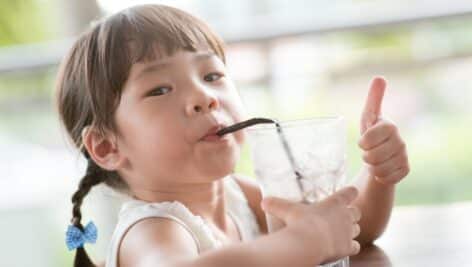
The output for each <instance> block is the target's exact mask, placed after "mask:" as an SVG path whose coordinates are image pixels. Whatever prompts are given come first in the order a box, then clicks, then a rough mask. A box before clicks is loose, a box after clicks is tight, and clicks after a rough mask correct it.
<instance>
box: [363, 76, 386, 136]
mask: <svg viewBox="0 0 472 267" xmlns="http://www.w3.org/2000/svg"><path fill="white" fill-rule="evenodd" d="M386 86H387V82H386V81H385V79H384V78H382V77H375V78H374V79H373V80H372V82H371V83H370V89H369V93H368V95H367V99H366V102H365V105H364V110H363V111H362V117H361V134H363V133H364V132H365V131H366V130H367V129H369V128H370V127H371V126H372V125H374V124H375V123H376V122H377V119H378V118H379V117H380V113H381V110H382V100H383V96H384V93H385V88H386Z"/></svg>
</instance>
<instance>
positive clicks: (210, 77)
mask: <svg viewBox="0 0 472 267" xmlns="http://www.w3.org/2000/svg"><path fill="white" fill-rule="evenodd" d="M221 77H223V74H221V73H218V72H212V73H209V74H207V75H205V77H203V79H204V80H205V81H206V82H214V81H217V80H219V79H220V78H221Z"/></svg>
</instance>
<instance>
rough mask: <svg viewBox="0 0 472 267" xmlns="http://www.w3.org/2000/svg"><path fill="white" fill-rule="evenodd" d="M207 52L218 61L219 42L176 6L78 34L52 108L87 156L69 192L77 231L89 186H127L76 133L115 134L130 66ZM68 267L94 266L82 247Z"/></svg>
mask: <svg viewBox="0 0 472 267" xmlns="http://www.w3.org/2000/svg"><path fill="white" fill-rule="evenodd" d="M201 46H204V47H206V48H208V49H210V50H212V51H213V52H214V53H215V54H216V55H217V56H218V57H219V58H220V59H221V60H222V61H223V62H225V55H224V51H223V42H222V41H221V39H219V38H218V36H217V35H216V34H215V33H214V32H213V31H212V30H211V29H210V28H209V27H208V26H207V25H206V24H205V23H204V22H202V21H201V20H199V19H197V18H195V17H193V16H192V15H190V14H188V13H186V12H184V11H181V10H179V9H176V8H172V7H168V6H163V5H140V6H135V7H131V8H128V9H125V10H123V11H121V12H119V13H116V14H114V15H112V16H110V17H108V18H105V19H103V20H102V21H100V22H98V23H96V24H95V25H94V26H93V27H92V28H91V29H90V30H88V31H87V32H85V33H84V34H82V35H81V36H80V37H79V38H78V40H77V41H76V42H75V43H74V45H73V46H72V48H71V50H70V52H69V54H68V55H67V56H66V58H65V59H64V60H63V62H62V64H61V66H60V69H59V73H58V77H57V85H56V92H57V95H56V97H57V99H56V100H57V108H58V112H59V116H60V120H61V122H62V124H63V126H64V127H65V130H66V131H67V133H68V135H69V137H70V139H71V140H72V142H73V143H74V145H75V146H76V147H77V148H78V149H79V150H80V152H81V153H82V154H83V155H84V156H85V157H86V158H87V160H88V167H87V171H86V173H85V175H84V177H83V178H82V179H81V181H80V183H79V186H78V189H77V191H76V192H75V193H74V194H73V196H72V204H73V209H72V224H73V225H75V226H77V227H78V228H79V229H83V225H82V224H81V217H82V214H81V212H80V207H81V204H82V201H83V198H84V197H85V196H86V195H87V193H88V192H89V191H90V189H91V188H92V187H93V186H95V185H97V184H100V183H102V182H104V183H105V184H107V185H108V186H111V187H112V188H114V189H118V190H126V189H127V185H126V183H125V182H124V181H123V179H122V178H121V177H120V176H119V175H118V173H117V172H111V171H106V170H104V169H102V168H100V167H99V166H98V165H97V164H96V163H95V162H94V161H93V160H92V159H91V158H90V156H89V155H88V152H87V150H86V149H85V148H84V146H83V141H82V131H83V129H84V128H85V127H91V128H93V129H95V130H96V131H98V132H99V133H100V134H102V135H104V136H105V135H106V134H107V133H113V132H116V125H115V122H114V120H113V117H114V116H113V115H114V112H115V111H116V108H117V106H118V104H119V102H120V97H121V91H122V87H123V85H124V83H125V82H126V80H127V79H128V75H129V72H130V69H131V66H132V65H133V64H135V63H138V62H146V61H149V60H156V59H158V54H157V53H156V51H159V52H160V53H159V55H160V54H164V55H172V54H173V53H175V52H176V51H178V50H187V51H197V49H198V48H199V47H201ZM74 266H80V267H83V266H95V265H94V264H93V263H92V261H91V260H90V258H89V257H88V255H87V253H86V251H85V249H84V248H83V247H81V248H78V249H77V252H76V257H75V260H74Z"/></svg>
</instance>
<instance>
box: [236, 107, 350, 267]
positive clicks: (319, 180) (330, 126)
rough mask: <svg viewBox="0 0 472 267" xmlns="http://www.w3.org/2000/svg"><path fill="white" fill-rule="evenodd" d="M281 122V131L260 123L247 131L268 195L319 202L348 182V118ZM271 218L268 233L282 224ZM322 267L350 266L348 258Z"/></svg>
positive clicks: (262, 184)
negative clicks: (346, 171) (346, 124)
mask: <svg viewBox="0 0 472 267" xmlns="http://www.w3.org/2000/svg"><path fill="white" fill-rule="evenodd" d="M279 125H280V127H281V130H282V131H280V129H277V126H276V125H275V124H258V125H254V126H252V127H250V128H246V129H245V131H246V134H247V137H248V141H249V145H250V151H251V157H252V162H253V165H254V171H255V174H256V179H257V181H258V182H259V184H260V185H261V190H262V194H263V196H264V197H267V196H275V197H281V198H285V199H290V200H295V201H306V202H316V201H319V200H321V199H323V198H325V197H327V196H329V195H330V194H332V193H333V192H335V191H336V190H338V189H339V188H341V187H342V186H343V184H344V183H345V182H346V181H345V180H346V179H345V170H346V126H345V120H344V118H343V117H339V116H336V117H320V118H310V119H304V120H294V121H283V122H280V123H279ZM281 133H282V135H281ZM284 140H285V142H286V143H285V145H284V142H283V141H284ZM287 149H288V151H287ZM290 154H291V155H290ZM291 157H292V160H291V159H290V158H291ZM266 218H267V222H268V228H269V232H273V231H276V230H277V229H279V228H281V227H282V225H283V223H282V222H281V221H280V220H279V219H277V218H275V217H273V216H271V215H269V214H266ZM321 266H322V267H347V266H349V257H346V258H343V259H340V260H337V261H335V262H330V263H325V264H323V265H321Z"/></svg>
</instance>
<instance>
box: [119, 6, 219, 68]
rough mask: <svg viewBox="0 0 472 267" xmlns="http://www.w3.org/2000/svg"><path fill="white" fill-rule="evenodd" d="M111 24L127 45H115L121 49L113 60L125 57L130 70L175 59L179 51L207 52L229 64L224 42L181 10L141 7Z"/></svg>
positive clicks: (135, 8)
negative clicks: (143, 64) (135, 65)
mask: <svg viewBox="0 0 472 267" xmlns="http://www.w3.org/2000/svg"><path fill="white" fill-rule="evenodd" d="M112 20H115V21H113V22H111V23H112V24H113V25H119V27H117V29H116V30H117V32H116V34H117V35H118V36H119V39H121V41H123V42H124V43H125V45H123V43H116V45H117V46H120V47H116V48H117V49H112V50H113V51H115V53H114V54H115V55H114V56H113V58H118V57H123V56H126V57H127V59H123V60H120V61H121V62H123V61H127V63H128V65H129V66H130V65H132V64H135V63H141V62H147V61H152V60H156V59H159V58H161V57H163V56H172V55H173V54H174V53H175V52H176V51H178V50H187V51H192V52H195V51H197V50H201V49H205V50H209V51H213V52H214V53H215V54H216V55H217V56H218V57H219V58H220V59H221V60H222V61H223V62H224V63H225V61H226V60H225V55H224V50H223V42H222V40H221V39H220V38H218V36H217V35H216V34H215V33H214V32H213V31H212V30H211V29H210V28H209V27H208V26H207V25H206V24H205V23H204V22H202V21H201V20H199V19H197V18H196V17H193V16H192V15H190V14H188V13H186V12H184V11H182V10H179V9H175V8H172V7H168V6H161V5H159V6H158V5H141V6H135V7H132V8H129V9H127V10H124V11H123V12H121V13H118V14H117V15H116V17H115V18H113V19H112ZM123 48H125V49H126V51H122V50H123ZM112 53H113V52H112ZM123 63H124V62H123Z"/></svg>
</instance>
